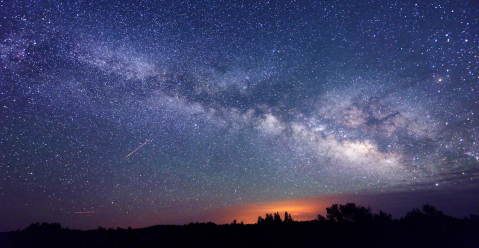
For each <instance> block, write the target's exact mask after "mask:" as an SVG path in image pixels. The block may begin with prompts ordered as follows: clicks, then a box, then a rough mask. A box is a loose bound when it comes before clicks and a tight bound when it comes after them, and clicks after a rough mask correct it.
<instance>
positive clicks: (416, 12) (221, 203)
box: [0, 0, 479, 231]
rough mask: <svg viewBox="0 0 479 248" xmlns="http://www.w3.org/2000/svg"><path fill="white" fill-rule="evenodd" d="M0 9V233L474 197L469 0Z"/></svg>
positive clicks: (477, 26)
mask: <svg viewBox="0 0 479 248" xmlns="http://www.w3.org/2000/svg"><path fill="white" fill-rule="evenodd" d="M0 13H1V14H0V108H1V112H0V135H1V136H0V231H10V230H15V229H18V228H20V229H23V228H25V227H27V226H28V225H29V224H30V223H32V222H37V221H40V222H42V221H46V222H60V223H61V224H62V225H63V226H68V227H70V228H78V229H92V228H97V227H98V226H99V225H101V226H104V227H115V228H116V227H117V226H121V227H128V226H132V227H145V226H150V225H156V224H185V223H188V222H190V221H213V222H216V223H226V222H231V221H232V220H233V219H237V220H238V221H245V222H248V223H250V222H254V221H256V218H257V216H258V215H264V213H265V212H266V211H270V212H272V211H275V212H276V211H282V210H283V209H284V210H287V211H288V210H289V211H290V213H291V214H292V217H293V219H302V218H303V219H314V218H315V217H316V215H317V214H319V213H323V212H324V208H325V207H327V206H329V205H330V204H333V203H345V202H351V201H354V202H356V203H361V204H362V205H366V206H367V205H370V206H371V207H372V209H373V212H374V211H378V210H379V208H380V207H381V209H382V210H385V211H386V212H391V213H393V216H394V217H396V218H397V217H400V214H404V213H405V211H406V210H411V209H412V208H414V207H420V206H422V204H425V203H426V202H429V203H432V204H434V205H435V206H436V207H438V208H439V209H441V210H444V212H445V213H446V214H451V215H456V216H459V217H462V216H465V215H467V214H469V213H473V214H478V213H479V212H477V211H479V210H478V209H479V199H477V198H478V197H477V196H478V195H479V143H478V142H477V139H478V137H479V103H478V101H479V2H478V1H476V0H471V1H466V0H460V1H421V0H418V1H370V0H369V1H339V0H338V1H300V0H297V1H226V0H225V1H151V2H146V1H143V2H140V1H138V2H137V1H116V0H115V1H113V0H110V1H108V0H106V1H83V2H80V1H29V0H6V1H5V0H3V1H0ZM137 148H138V149H137ZM474 211H475V212H474ZM246 212H248V213H246ZM295 217H296V218H295Z"/></svg>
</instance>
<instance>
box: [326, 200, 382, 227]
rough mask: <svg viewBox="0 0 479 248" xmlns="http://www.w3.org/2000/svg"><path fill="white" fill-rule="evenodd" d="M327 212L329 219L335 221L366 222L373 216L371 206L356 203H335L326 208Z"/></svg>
mask: <svg viewBox="0 0 479 248" xmlns="http://www.w3.org/2000/svg"><path fill="white" fill-rule="evenodd" d="M326 212H327V218H328V220H330V221H335V222H365V221H370V220H372V218H373V215H372V214H371V209H370V208H369V207H368V208H365V207H362V206H356V204H354V203H347V204H346V205H339V206H338V204H334V205H332V206H331V207H329V208H326Z"/></svg>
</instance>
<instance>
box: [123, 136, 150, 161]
mask: <svg viewBox="0 0 479 248" xmlns="http://www.w3.org/2000/svg"><path fill="white" fill-rule="evenodd" d="M148 141H150V140H148V139H147V140H146V141H145V143H143V144H141V145H140V146H139V147H137V148H136V149H135V150H133V151H132V152H130V154H128V155H126V157H127V158H128V157H129V156H130V155H132V154H133V153H135V152H136V151H138V149H140V148H141V147H142V146H144V145H146V143H148Z"/></svg>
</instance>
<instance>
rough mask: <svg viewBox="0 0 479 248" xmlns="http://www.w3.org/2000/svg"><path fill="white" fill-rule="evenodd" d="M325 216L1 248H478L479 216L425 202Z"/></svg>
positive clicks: (45, 239)
mask: <svg viewBox="0 0 479 248" xmlns="http://www.w3.org/2000/svg"><path fill="white" fill-rule="evenodd" d="M326 212H327V215H326V216H321V215H318V217H317V218H316V219H315V220H311V221H301V222H298V221H294V220H293V218H292V217H291V215H290V214H288V213H287V212H285V214H284V218H283V219H282V218H281V215H280V214H279V212H277V213H273V214H271V213H267V214H266V216H265V218H263V217H261V216H259V217H258V221H257V223H256V224H243V223H242V222H241V223H237V221H236V220H233V222H232V223H231V224H225V225H216V224H215V223H211V222H208V223H190V224H188V225H183V226H176V225H159V226H152V227H148V228H140V229H131V228H128V229H122V228H117V229H111V228H110V229H106V228H102V227H99V228H98V229H97V230H90V231H80V230H69V229H68V228H62V227H61V225H60V224H59V223H52V224H48V223H42V224H40V223H34V224H31V225H30V226H29V227H27V228H26V229H25V230H21V231H12V232H8V233H0V247H479V216H475V215H470V216H469V217H464V218H462V219H460V218H454V217H451V216H447V215H445V214H444V213H443V212H441V211H439V210H437V209H436V208H435V207H433V206H430V205H429V204H426V205H424V206H423V207H422V209H413V210H412V211H410V212H408V213H407V214H406V216H404V217H402V218H400V219H393V218H392V216H391V215H390V214H387V213H384V212H382V211H380V212H379V213H378V214H372V212H371V209H370V208H366V207H362V206H357V205H356V204H354V203H347V204H346V205H338V204H334V205H332V206H331V207H328V208H326Z"/></svg>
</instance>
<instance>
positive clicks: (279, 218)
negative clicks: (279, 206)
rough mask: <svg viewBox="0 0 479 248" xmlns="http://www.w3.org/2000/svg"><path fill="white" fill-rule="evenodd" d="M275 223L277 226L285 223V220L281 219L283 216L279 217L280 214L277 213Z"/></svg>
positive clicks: (274, 218)
mask: <svg viewBox="0 0 479 248" xmlns="http://www.w3.org/2000/svg"><path fill="white" fill-rule="evenodd" d="M273 220H274V223H275V224H281V223H283V220H282V219H281V216H280V215H279V212H276V213H275V214H274V217H273Z"/></svg>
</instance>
